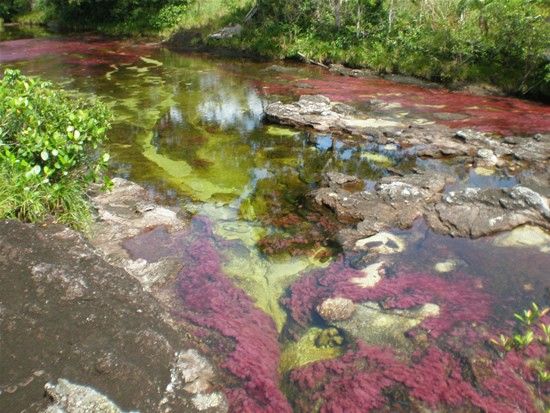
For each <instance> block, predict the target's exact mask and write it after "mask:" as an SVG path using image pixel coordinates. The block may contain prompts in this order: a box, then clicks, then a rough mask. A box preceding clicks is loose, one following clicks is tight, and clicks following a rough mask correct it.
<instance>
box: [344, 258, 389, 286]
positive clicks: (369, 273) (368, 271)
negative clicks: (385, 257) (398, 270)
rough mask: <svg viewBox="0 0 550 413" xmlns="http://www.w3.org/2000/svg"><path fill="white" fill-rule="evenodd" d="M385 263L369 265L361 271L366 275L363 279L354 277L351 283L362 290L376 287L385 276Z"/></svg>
mask: <svg viewBox="0 0 550 413" xmlns="http://www.w3.org/2000/svg"><path fill="white" fill-rule="evenodd" d="M384 265H385V263H384V262H377V263H374V264H370V265H368V266H367V267H366V268H364V269H363V270H361V272H363V273H364V274H365V275H364V276H363V277H354V278H351V279H350V282H352V283H354V284H356V285H358V286H359V287H361V288H372V287H374V286H376V284H378V283H379V282H380V281H381V280H382V277H383V275H384V272H385V271H384Z"/></svg>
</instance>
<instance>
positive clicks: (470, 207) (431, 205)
mask: <svg viewBox="0 0 550 413" xmlns="http://www.w3.org/2000/svg"><path fill="white" fill-rule="evenodd" d="M349 182H353V177H349V178H346V177H345V176H343V175H342V174H330V173H329V174H327V176H326V177H325V181H324V184H325V187H323V188H320V189H317V190H315V191H313V192H312V194H311V196H312V197H313V199H314V201H315V202H316V203H317V204H318V205H320V206H324V207H328V208H330V209H331V210H333V211H334V212H335V213H336V215H337V217H338V219H339V220H340V221H341V222H343V223H347V224H349V225H348V226H347V227H346V228H344V229H342V230H340V231H339V233H338V235H337V239H338V241H339V242H340V244H341V245H342V246H343V247H344V248H345V249H347V250H358V249H359V250H364V249H365V248H367V249H369V250H370V249H372V252H376V248H379V247H380V246H381V245H382V244H383V242H379V243H378V244H380V245H374V244H377V243H374V244H373V246H372V248H371V247H370V245H371V243H370V242H369V241H368V240H369V239H370V238H371V237H373V236H374V235H375V234H378V233H382V232H383V231H388V230H390V229H392V228H400V229H408V228H410V227H411V226H412V225H413V223H414V221H415V220H416V219H417V218H420V217H423V218H424V219H425V220H426V222H427V223H428V225H429V226H430V227H431V229H432V230H434V231H436V232H438V233H441V234H445V235H451V236H456V237H471V238H478V237H482V236H486V235H492V234H496V233H500V232H504V231H509V230H512V229H514V228H516V227H519V226H521V225H526V224H529V225H535V226H538V227H541V228H545V229H549V228H550V209H549V207H548V199H547V198H546V197H545V196H543V195H541V194H539V193H538V192H535V191H533V190H531V189H529V188H526V187H523V186H515V187H513V188H506V189H500V188H486V189H481V188H466V189H464V190H460V191H454V192H450V193H448V194H445V193H444V190H445V186H446V184H447V183H448V182H451V178H450V177H448V176H445V175H442V174H437V173H421V174H412V175H406V176H403V177H385V178H382V179H381V180H379V181H378V183H377V184H376V185H375V187H374V189H373V190H369V191H357V190H356V191H349V190H348V189H345V185H346V184H347V183H349ZM364 240H366V241H365V242H363V241H364ZM379 241H382V240H379Z"/></svg>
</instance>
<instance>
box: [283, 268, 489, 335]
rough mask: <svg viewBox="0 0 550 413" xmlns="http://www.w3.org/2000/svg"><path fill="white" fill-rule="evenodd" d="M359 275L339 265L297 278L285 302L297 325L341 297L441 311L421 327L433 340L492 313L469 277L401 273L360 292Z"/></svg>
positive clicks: (486, 300)
mask: <svg viewBox="0 0 550 413" xmlns="http://www.w3.org/2000/svg"><path fill="white" fill-rule="evenodd" d="M361 276H364V274H363V273H362V272H361V271H358V270H355V269H353V268H349V267H347V266H346V265H345V264H344V263H343V262H337V263H335V264H333V265H331V266H329V267H328V268H327V269H323V270H319V271H315V272H313V273H310V274H308V275H305V276H303V277H302V278H300V279H299V280H298V281H297V282H296V283H294V284H293V285H292V286H291V287H290V294H289V296H288V297H287V298H285V299H284V300H283V302H284V304H285V305H286V306H287V308H288V309H289V311H290V315H291V316H292V318H293V319H294V321H296V322H297V323H298V324H299V325H302V326H305V325H307V324H309V323H310V322H311V319H312V316H313V312H314V309H315V307H316V306H317V305H319V304H320V303H321V302H322V301H323V300H324V299H326V298H329V297H344V298H349V299H351V300H353V301H355V302H361V301H377V302H380V303H382V305H383V306H384V307H385V308H388V309H391V308H396V309H405V308H411V307H415V306H419V305H422V304H426V303H434V304H437V305H439V306H440V308H441V311H440V315H439V316H438V317H430V318H428V319H426V320H425V321H424V322H423V323H422V327H424V328H425V329H427V330H428V331H430V334H431V335H432V336H433V337H438V336H440V335H441V334H443V333H445V332H447V331H449V330H450V329H451V328H452V327H453V326H455V325H457V324H459V323H473V322H482V321H484V320H485V319H486V318H487V317H488V316H489V313H490V301H491V300H490V297H489V295H488V294H486V293H485V292H484V291H482V290H481V289H480V288H478V286H477V285H476V280H475V279H474V278H471V277H468V276H458V277H455V278H454V279H453V280H447V279H444V278H441V277H435V276H431V275H428V274H416V273H403V274H397V275H396V276H394V277H387V278H385V279H383V280H382V281H381V282H380V283H378V284H377V285H376V286H375V287H373V288H360V287H358V286H357V285H356V284H354V283H353V282H351V281H350V280H351V279H352V278H355V277H361Z"/></svg>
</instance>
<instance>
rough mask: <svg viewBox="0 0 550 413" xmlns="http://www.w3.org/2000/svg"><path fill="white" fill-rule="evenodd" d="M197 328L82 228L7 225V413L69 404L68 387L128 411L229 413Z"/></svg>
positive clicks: (2, 295)
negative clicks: (175, 315)
mask: <svg viewBox="0 0 550 413" xmlns="http://www.w3.org/2000/svg"><path fill="white" fill-rule="evenodd" d="M189 328H190V327H189V326H186V325H185V324H183V323H178V324H176V323H174V321H173V319H172V318H171V317H170V315H169V314H168V313H167V312H165V311H164V310H163V308H162V306H161V305H160V304H159V303H158V302H157V300H156V299H155V298H154V297H153V296H152V295H150V294H148V293H147V292H145V291H144V290H143V288H142V286H141V285H140V283H139V282H138V281H137V280H136V279H135V278H134V277H132V276H131V275H129V274H128V273H127V272H126V271H124V270H123V269H121V268H117V267H115V266H113V265H111V264H109V263H107V262H106V261H105V260H104V259H103V258H101V257H100V256H99V255H98V254H97V253H96V252H95V250H94V249H93V248H92V247H91V246H90V245H89V244H88V243H87V242H86V241H85V240H84V239H83V238H82V236H80V235H79V234H77V233H75V232H74V231H72V230H69V229H67V228H65V227H61V226H46V227H38V226H35V225H28V224H22V223H20V222H16V221H2V222H0V349H1V351H0V366H1V371H2V374H1V375H0V411H2V412H19V411H23V410H25V411H26V412H38V411H42V410H43V409H45V408H47V406H48V404H49V401H50V398H52V399H54V401H55V402H56V403H57V404H61V405H63V406H65V407H63V406H61V407H63V408H68V407H67V406H71V405H73V404H72V403H73V401H71V400H72V399H70V400H69V399H66V398H65V399H64V397H65V396H63V394H65V393H66V392H67V391H69V393H71V394H72V395H73V396H74V397H77V400H79V399H78V397H79V396H78V395H79V394H80V395H81V396H82V395H84V396H85V398H87V400H92V402H94V403H95V402H97V403H101V404H105V405H109V406H111V403H110V402H108V401H107V399H108V400H111V401H112V406H111V407H113V406H118V408H120V409H121V410H125V411H132V410H138V411H143V412H176V411H180V412H182V411H185V412H198V411H206V412H214V411H226V410H227V407H226V402H225V398H224V396H223V394H221V393H220V392H218V391H216V389H217V388H219V385H218V382H217V381H218V379H217V378H216V373H215V370H214V367H213V364H212V363H211V362H210V361H209V360H208V359H207V358H205V357H204V356H203V355H201V354H200V353H199V352H198V351H197V350H195V348H196V346H197V345H198V344H196V343H195V342H194V341H193V338H192V335H191V334H190V331H191V330H189ZM182 355H183V356H182ZM60 379H62V380H61V381H58V380H60ZM47 383H50V384H49V385H48V386H47V389H48V394H49V395H50V397H44V388H45V386H46V384H47ZM55 383H58V384H57V387H56V385H55ZM69 383H73V384H74V385H75V386H85V387H89V388H91V389H92V390H94V391H96V392H98V394H96V393H93V392H91V390H90V391H84V387H74V386H72V385H70V384H69ZM59 386H61V387H59ZM71 389H72V390H71ZM73 390H74V391H73ZM99 394H100V395H103V396H104V397H100V395H99ZM86 395H87V396H86ZM73 396H71V397H73ZM88 396H89V397H91V399H90V398H88ZM92 396H93V397H92ZM67 397H69V396H67ZM94 400H95V401H94ZM82 402H83V401H82V400H80V402H78V403H82ZM78 403H77V404H78ZM209 403H210V404H209ZM58 407H59V406H58ZM61 407H59V408H61ZM114 408H115V407H113V409H114ZM54 411H63V410H59V409H58V410H54ZM67 411H72V410H70V409H69V410H67ZM113 411H116V410H113Z"/></svg>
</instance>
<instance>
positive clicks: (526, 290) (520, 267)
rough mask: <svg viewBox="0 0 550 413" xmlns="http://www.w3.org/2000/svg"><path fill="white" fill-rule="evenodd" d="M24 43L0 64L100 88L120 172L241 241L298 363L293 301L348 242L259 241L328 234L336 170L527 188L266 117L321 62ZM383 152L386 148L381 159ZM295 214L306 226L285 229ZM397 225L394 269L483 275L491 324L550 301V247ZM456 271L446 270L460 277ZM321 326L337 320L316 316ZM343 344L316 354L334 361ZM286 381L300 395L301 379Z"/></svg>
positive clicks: (232, 267) (243, 262)
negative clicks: (314, 208)
mask: <svg viewBox="0 0 550 413" xmlns="http://www.w3.org/2000/svg"><path fill="white" fill-rule="evenodd" d="M14 37H19V36H18V34H17V33H14V34H13V35H6V34H4V35H3V37H0V40H6V39H12V38H14ZM22 37H25V36H22ZM15 42H20V43H15ZM15 42H14V41H8V42H5V43H3V44H0V62H2V63H0V68H2V69H3V68H5V67H18V68H20V69H21V70H22V71H23V72H25V73H26V74H32V75H40V76H42V77H44V78H46V79H49V80H53V81H56V82H59V83H61V84H62V85H64V87H66V88H67V89H69V90H74V91H78V92H82V93H93V94H95V95H98V96H100V97H101V98H102V99H103V100H104V101H105V102H107V103H108V104H109V105H110V106H111V107H112V109H113V111H114V113H115V121H114V123H113V129H112V131H111V133H110V136H109V138H110V142H109V148H108V149H109V151H110V153H111V155H112V159H113V161H112V165H111V167H112V172H113V174H115V175H118V176H122V177H125V178H129V179H131V180H133V181H136V182H138V183H139V184H141V185H144V186H145V187H147V188H148V189H149V190H150V191H151V193H152V194H154V195H155V196H157V197H158V199H159V201H160V202H164V203H169V204H177V205H180V206H182V207H183V208H184V209H186V210H188V211H190V212H191V213H193V214H196V216H197V217H198V216H201V217H206V218H207V219H208V220H209V221H210V222H211V223H212V226H213V231H214V234H215V235H216V236H217V237H220V238H222V239H227V240H233V241H236V242H237V243H238V244H239V245H240V248H234V249H232V250H231V251H230V252H229V253H227V252H226V251H223V253H222V255H223V256H224V257H225V262H224V271H225V272H226V275H227V276H228V277H230V278H231V279H232V280H233V283H234V285H236V286H238V287H240V288H242V289H243V290H244V291H245V292H246V293H247V294H248V295H249V297H250V298H251V299H252V301H253V302H255V303H256V305H257V306H258V307H259V308H260V309H261V310H262V311H264V312H266V313H267V314H268V315H269V316H270V317H271V318H272V319H273V320H274V322H275V325H276V328H277V331H278V332H279V337H278V340H279V343H280V347H281V349H286V350H285V357H288V352H291V351H294V350H293V349H294V347H293V345H296V343H295V340H296V337H295V335H293V334H289V332H288V328H285V327H288V326H287V325H286V322H287V319H288V315H287V309H286V308H284V307H283V306H282V305H281V303H280V298H281V297H283V296H284V295H285V294H286V291H287V288H288V287H289V286H290V285H291V284H292V283H294V282H296V281H297V280H298V279H300V277H301V276H303V274H305V273H306V272H308V271H309V270H313V269H319V268H323V267H326V266H327V265H328V264H329V263H330V262H331V261H333V260H337V259H338V258H337V256H338V248H337V247H336V246H335V244H334V243H333V242H332V240H331V239H329V238H327V239H321V240H319V239H318V238H315V239H312V240H311V241H312V242H311V244H308V245H306V246H305V247H304V248H303V249H302V250H300V251H290V247H288V248H289V250H288V251H285V249H284V248H285V247H284V245H283V246H282V247H281V246H279V249H278V250H277V252H278V253H277V254H276V255H274V256H269V255H266V254H264V253H263V251H262V250H260V249H259V247H258V243H259V242H260V240H261V239H263V238H265V237H266V236H270V235H273V234H278V235H279V236H280V237H282V238H283V239H289V238H292V237H295V236H296V235H297V234H298V233H299V232H303V233H305V234H306V236H309V234H317V235H316V236H317V237H318V231H317V232H316V228H317V227H316V224H315V223H312V222H308V221H309V219H310V218H308V213H309V212H311V205H310V204H309V202H308V199H307V196H306V194H307V193H308V192H309V191H311V190H312V189H313V188H315V187H317V186H318V185H319V183H320V180H321V178H322V174H323V173H324V172H326V171H340V172H344V173H347V174H353V175H356V176H359V177H361V178H362V179H364V180H365V182H366V184H367V186H368V185H372V183H373V182H374V181H375V180H377V179H379V178H380V177H382V176H385V175H387V174H388V168H389V167H391V168H394V169H399V170H401V171H403V172H407V171H410V170H412V169H413V168H420V169H428V170H441V171H445V172H451V173H453V174H454V175H455V176H456V177H457V179H458V183H457V184H456V185H455V186H453V187H452V188H453V189H455V188H457V187H465V186H482V187H490V186H501V187H507V186H511V185H514V184H515V182H516V180H515V178H514V177H498V176H492V177H483V176H479V175H477V174H475V173H474V172H470V171H466V170H465V169H464V167H463V166H461V165H455V164H453V163H452V162H439V161H425V160H421V159H415V158H410V157H404V156H403V155H402V154H399V153H393V152H384V151H379V149H378V148H377V147H372V146H366V145H364V146H361V145H352V146H350V145H348V144H346V143H345V142H342V141H340V140H338V139H336V138H333V137H332V136H330V135H315V134H311V133H306V132H303V131H298V130H293V129H289V128H282V127H279V126H274V125H267V124H266V123H265V122H264V120H263V110H264V108H265V105H266V104H267V102H268V101H269V99H272V98H270V97H269V96H268V95H267V92H269V93H274V92H276V93H278V94H279V97H280V98H282V99H291V98H292V96H293V94H294V93H296V88H294V90H293V88H292V85H293V84H296V82H302V83H303V82H308V81H310V82H311V83H313V81H316V82H321V81H327V80H326V79H324V78H323V76H324V75H323V74H322V73H321V72H320V71H319V70H318V69H316V68H309V67H303V66H289V70H287V71H284V72H282V73H280V72H276V71H273V70H269V66H270V64H265V63H252V62H249V61H241V60H237V59H218V58H213V57H211V56H206V55H184V54H177V53H173V52H170V51H167V50H165V49H162V48H158V47H154V46H151V45H135V44H131V43H129V42H117V41H103V40H101V39H90V38H88V39H55V38H53V39H48V40H43V39H39V40H16V41H15ZM293 82H294V83H293ZM341 82H347V80H346V79H343V78H342V79H341ZM354 82H355V80H354ZM300 84H301V83H300ZM392 87H394V88H397V87H399V86H398V85H393V86H392ZM298 89H299V88H298ZM405 93H406V92H405ZM348 98H349V96H348ZM361 99H365V98H364V97H363V98H362V97H361V95H360V94H358V95H357V96H355V102H354V103H356V104H358V105H360V104H361ZM535 107H536V110H539V109H540V108H538V107H537V106H536V105H535ZM533 110H535V109H533ZM373 152H374V153H377V154H379V155H382V156H381V157H372V156H369V155H368V154H370V153H373ZM290 214H295V215H296V216H297V220H298V221H297V222H294V224H292V225H283V224H281V222H282V221H284V220H285V219H288V216H289V215H290ZM394 232H395V233H396V234H398V235H400V236H402V237H403V239H404V240H405V241H406V243H407V247H406V250H405V251H404V252H403V253H402V254H399V255H397V256H395V257H392V259H391V265H390V267H391V268H393V269H395V270H396V271H397V269H400V268H406V269H407V270H408V271H414V272H422V273H428V274H434V275H433V276H434V277H441V275H437V274H436V273H435V272H434V269H433V268H434V265H435V264H436V263H438V262H444V261H448V260H450V259H452V260H454V261H455V262H458V263H459V269H457V270H456V271H457V273H458V272H460V273H467V274H469V275H470V276H473V277H475V278H476V279H478V280H479V283H480V284H482V285H483V288H484V290H485V291H486V292H487V293H489V294H491V296H493V297H494V304H493V306H492V314H491V317H490V319H489V320H487V323H488V325H491V326H493V327H498V326H499V325H501V323H504V322H505V320H507V319H510V318H511V316H512V314H513V312H514V311H518V310H519V309H521V308H524V307H526V306H527V305H529V303H531V302H533V301H537V302H539V303H541V304H543V303H545V302H548V299H549V297H548V288H549V287H550V277H549V276H548V270H547V269H548V268H549V267H550V257H549V254H548V253H543V252H541V251H539V250H538V249H536V248H522V249H519V248H502V247H496V246H494V245H493V244H492V240H491V239H481V240H475V241H474V240H466V239H452V238H450V237H444V236H440V235H436V234H433V233H431V232H430V231H429V230H427V229H426V228H425V226H424V225H422V224H421V223H419V224H418V225H416V226H415V227H414V228H413V229H412V230H410V231H394ZM311 236H312V237H313V235H311ZM327 237H328V235H327ZM288 252H292V254H289V253H288ZM453 274H454V273H453V272H451V273H450V274H448V275H445V277H447V278H448V279H450V280H452V279H453V276H454V275H453ZM311 327H314V328H324V327H325V326H323V325H322V324H319V323H318V320H317V321H315V322H314V323H313V324H312V326H311ZM349 344H350V343H349V342H348V343H347V345H349ZM289 349H290V350H289ZM341 351H343V350H340V349H337V350H334V351H332V350H330V351H326V352H322V351H321V352H319V354H316V355H314V356H312V357H313V360H316V359H324V358H331V357H335V356H337V355H338V354H340V353H341ZM309 361H311V360H309ZM290 365H292V363H290ZM288 368H290V367H288V366H287V367H284V368H282V370H283V372H285V373H286V370H287V369H288ZM283 388H284V389H285V391H286V393H287V395H289V397H291V398H292V397H293V394H294V390H293V389H292V385H291V384H289V383H285V384H283Z"/></svg>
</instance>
